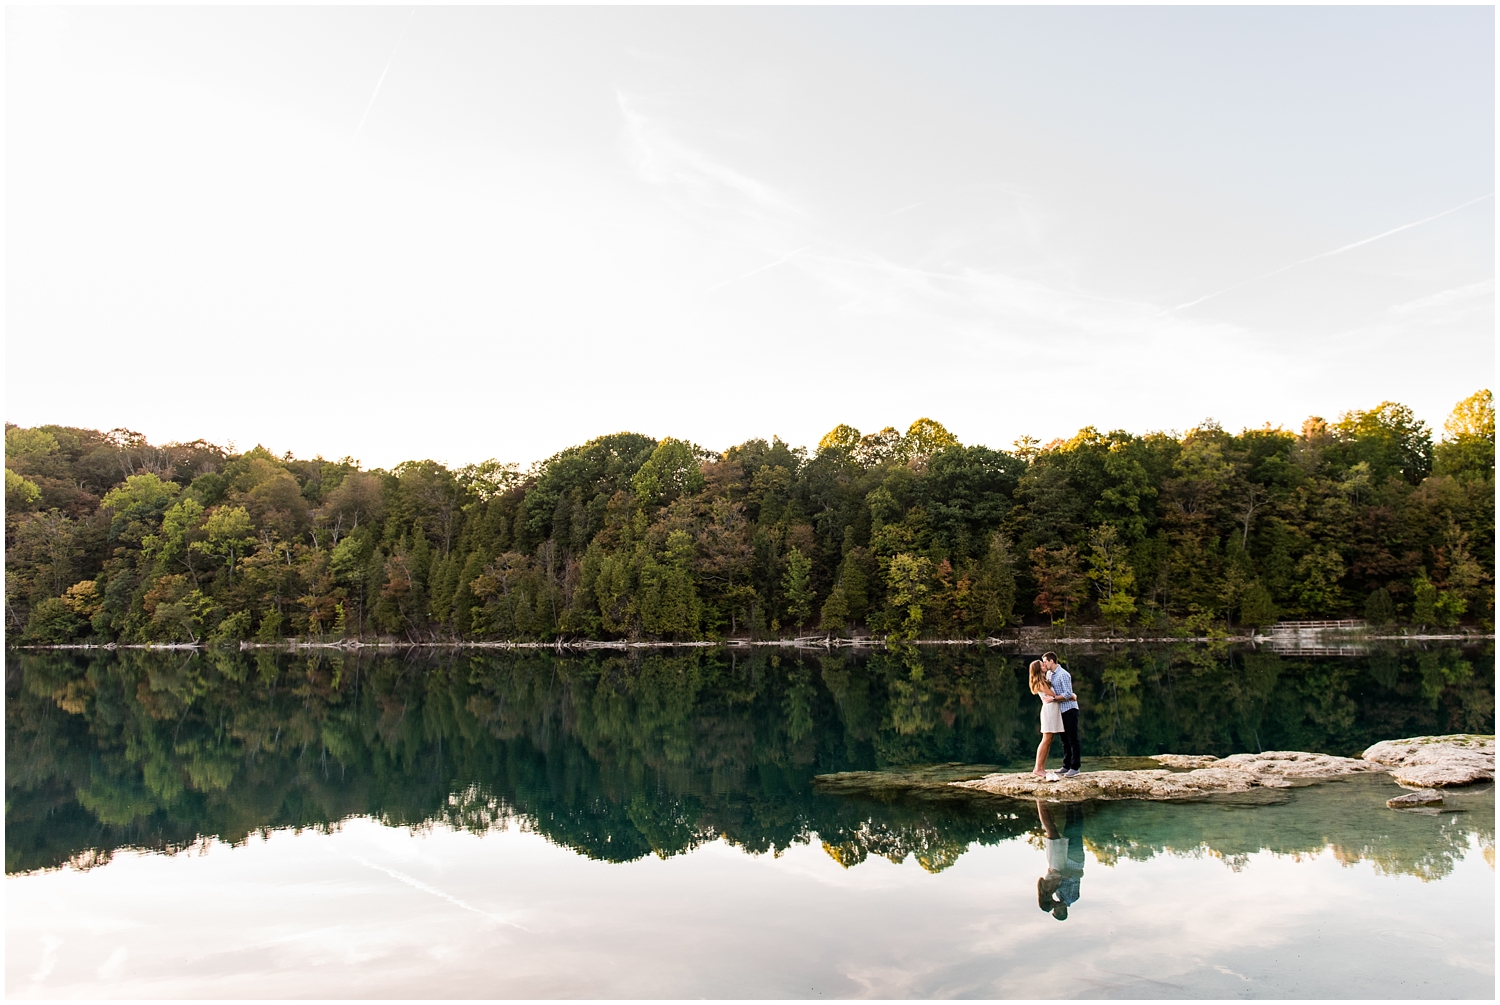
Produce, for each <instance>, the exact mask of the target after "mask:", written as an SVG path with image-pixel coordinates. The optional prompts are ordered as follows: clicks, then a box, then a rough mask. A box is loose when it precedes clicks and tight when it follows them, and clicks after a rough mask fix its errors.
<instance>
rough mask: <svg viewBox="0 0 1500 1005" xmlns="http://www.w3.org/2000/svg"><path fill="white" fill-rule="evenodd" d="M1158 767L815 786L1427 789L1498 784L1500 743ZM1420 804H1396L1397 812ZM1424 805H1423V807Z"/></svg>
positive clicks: (1042, 791)
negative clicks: (1385, 778) (1383, 775)
mask: <svg viewBox="0 0 1500 1005" xmlns="http://www.w3.org/2000/svg"><path fill="white" fill-rule="evenodd" d="M1144 760H1145V761H1146V762H1147V763H1149V764H1153V765H1154V766H1151V767H1138V768H1137V767H1130V768H1123V769H1115V768H1109V769H1105V770H1102V771H1085V772H1084V773H1082V774H1080V775H1076V776H1074V777H1071V778H1057V779H1055V780H1051V781H1048V780H1046V779H1043V778H1038V777H1037V776H1036V775H1033V774H1032V773H1031V772H1029V771H1024V772H1017V773H1006V772H995V773H990V774H986V775H984V776H983V777H980V778H967V779H965V778H958V779H955V778H954V777H953V774H954V773H955V772H956V771H957V770H958V769H956V768H954V767H950V768H949V769H948V770H941V769H933V768H926V769H907V770H902V771H891V772H887V771H848V772H841V773H838V774H832V775H819V776H818V777H817V778H816V779H815V780H814V783H815V784H816V785H817V786H818V788H819V789H820V790H821V791H823V792H827V793H829V794H835V793H838V794H847V795H854V794H858V793H861V792H863V793H876V792H891V791H896V790H903V789H904V790H920V789H928V790H931V789H936V788H941V789H945V790H947V791H948V792H953V790H963V791H967V792H968V793H971V794H974V795H980V794H983V795H991V796H1004V797H1008V798H1012V799H1045V800H1048V801H1050V802H1065V803H1066V802H1087V801H1090V800H1110V799H1147V800H1157V801H1170V800H1185V799H1199V798H1204V797H1207V796H1212V795H1217V794H1221V793H1246V792H1252V791H1254V790H1258V789H1259V790H1267V789H1287V788H1291V787H1293V786H1297V785H1310V784H1314V783H1317V782H1320V781H1325V780H1328V779H1332V778H1341V777H1345V776H1348V775H1356V774H1366V773H1374V772H1388V773H1389V774H1390V775H1391V777H1392V778H1394V779H1395V780H1396V782H1398V783H1399V784H1401V785H1403V786H1407V787H1409V788H1413V789H1418V790H1422V791H1424V792H1425V791H1431V790H1434V789H1438V788H1444V787H1450V786H1460V785H1471V784H1474V783H1476V782H1484V781H1493V780H1494V777H1495V738H1494V737H1493V736H1476V735H1473V734H1455V735H1451V736H1417V737H1410V738H1408V739H1404V740H1386V741H1384V742H1381V743H1377V744H1375V745H1374V746H1372V747H1370V748H1368V749H1367V750H1365V752H1364V754H1363V756H1361V757H1336V756H1334V755H1332V754H1314V753H1308V752H1306V751H1300V750H1276V751H1267V752H1264V753H1259V754H1232V755H1230V756H1228V757H1214V756H1212V755H1207V754H1159V755H1156V756H1154V757H1150V758H1146V759H1144ZM1414 802H1415V800H1412V801H1402V802H1399V803H1398V802H1397V801H1395V800H1393V801H1392V806H1393V808H1400V807H1402V806H1407V805H1412V804H1413V803H1414ZM1417 805H1420V803H1417Z"/></svg>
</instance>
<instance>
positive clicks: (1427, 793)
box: [1385, 789, 1443, 810]
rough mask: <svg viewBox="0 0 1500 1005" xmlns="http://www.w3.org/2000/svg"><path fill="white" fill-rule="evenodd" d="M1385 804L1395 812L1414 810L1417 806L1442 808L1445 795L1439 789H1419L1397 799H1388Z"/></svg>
mask: <svg viewBox="0 0 1500 1005" xmlns="http://www.w3.org/2000/svg"><path fill="white" fill-rule="evenodd" d="M1385 804H1386V805H1387V806H1389V807H1390V808H1391V809H1393V810H1406V809H1412V808H1413V807H1417V806H1441V805H1443V794H1442V793H1441V792H1439V791H1438V790H1437V789H1418V790H1417V791H1415V792H1408V793H1405V794H1404V795H1399V796H1397V797H1396V798H1395V799H1387V800H1386V801H1385Z"/></svg>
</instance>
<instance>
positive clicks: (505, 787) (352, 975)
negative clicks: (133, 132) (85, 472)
mask: <svg viewBox="0 0 1500 1005" xmlns="http://www.w3.org/2000/svg"><path fill="white" fill-rule="evenodd" d="M1060 651H1061V652H1062V654H1063V659H1064V662H1065V664H1067V665H1068V666H1069V669H1070V670H1072V671H1073V673H1074V677H1075V682H1076V685H1077V690H1078V692H1079V695H1080V697H1081V699H1082V701H1083V709H1084V711H1083V719H1082V721H1083V748H1084V759H1085V765H1084V766H1085V770H1087V769H1088V768H1090V767H1091V766H1092V767H1095V768H1097V767H1102V766H1114V765H1125V764H1130V763H1132V762H1131V760H1130V759H1132V758H1138V757H1141V756H1146V755H1150V754H1156V753H1165V752H1175V753H1211V754H1219V755H1223V754H1229V753H1235V752H1241V751H1256V750H1277V749H1283V750H1284V749H1295V750H1310V751H1319V752H1326V753H1333V754H1343V755H1351V754H1358V753H1359V752H1360V751H1361V750H1363V749H1364V748H1365V747H1367V746H1368V745H1369V744H1371V743H1374V742H1376V741H1378V740H1383V739H1391V738H1395V737H1402V736H1412V735H1425V734H1437V733H1452V732H1482V733H1493V732H1494V708H1495V702H1494V649H1493V645H1492V644H1486V645H1483V646H1478V647H1467V648H1458V647H1453V648H1430V649H1417V648H1410V649H1393V650H1377V651H1372V652H1368V653H1364V654H1361V655H1354V656H1343V657H1311V656H1296V655H1279V654H1276V653H1272V652H1265V651H1254V650H1251V649H1248V648H1235V647H1227V646H1225V647H1214V646H1202V645H1189V644H1183V645H1173V646H1135V647H1127V646H1120V647H1113V648H1111V647H1097V648H1093V649H1089V648H1079V649H1073V650H1063V649H1060ZM1033 655H1035V654H1029V653H1028V654H1025V655H1020V654H1017V653H1015V652H1014V651H1008V650H1006V649H1002V648H996V649H982V648H964V649H957V650H951V651H950V650H947V649H944V650H935V649H926V648H923V649H909V650H905V651H890V652H885V651H881V652H874V653H862V654H858V655H839V654H834V655H812V654H797V653H794V652H792V651H774V650H767V649H757V650H754V651H746V650H734V649H727V650H707V651H704V650H695V651H692V652H689V653H686V654H684V653H682V652H681V651H676V652H671V651H661V650H642V651H631V652H630V653H628V654H616V653H610V654H604V655H601V654H590V655H585V656H572V655H559V654H556V653H552V652H545V651H530V652H526V653H522V654H517V653H512V652H496V651H485V650H462V651H457V652H442V653H436V652H434V651H431V650H415V649H412V650H400V651H385V652H380V653H374V654H372V653H370V652H369V651H364V652H361V653H358V654H355V653H344V652H341V651H337V650H303V651H299V652H297V653H285V652H274V651H270V650H255V651H250V652H243V653H242V652H206V653H190V652H142V651H114V652H106V651H101V650H93V651H87V652H80V651H49V652H40V651H39V652H29V651H11V652H9V653H8V654H7V663H6V726H7V730H6V755H7V756H6V846H5V857H6V873H7V880H6V882H7V888H6V894H7V911H6V924H7V933H6V949H7V953H6V992H7V994H9V995H12V996H25V997H99V996H107V997H350V996H364V997H552V996H557V997H588V996H597V997H695V996H708V997H751V998H753V997H799V998H810V997H823V996H828V997H835V996H838V997H851V996H853V997H860V996H867V997H901V996H916V997H934V996H943V997H1024V998H1035V997H1125V998H1140V997H1151V998H1159V997H1193V998H1199V997H1214V998H1228V997H1298V998H1318V997H1335V998H1347V997H1400V998H1407V997H1493V995H1494V992H1495V980H1494V918H1495V895H1494V893H1495V884H1494V820H1495V807H1494V790H1493V787H1492V786H1480V787H1476V788H1474V789H1472V790H1469V791H1463V792H1461V793H1457V794H1450V796H1449V798H1448V801H1447V805H1445V806H1444V807H1443V808H1442V810H1440V811H1435V810H1429V811H1393V810H1389V809H1387V808H1386V806H1385V800H1386V799H1387V798H1389V797H1390V796H1392V795H1395V794H1397V793H1399V792H1400V791H1401V790H1400V789H1399V787H1397V786H1396V785H1395V784H1394V783H1393V782H1391V781H1390V780H1389V779H1388V778H1386V777H1384V776H1360V777H1353V778H1348V779H1342V780H1338V781H1334V782H1330V783H1327V784H1322V785H1316V786H1310V787H1306V788H1299V789H1295V790H1291V791H1288V792H1281V793H1271V794H1269V795H1267V794H1260V795H1257V796H1256V798H1247V797H1245V796H1240V797H1237V798H1228V797H1226V798H1219V799H1210V800H1204V801H1201V802H1194V803H1181V804H1162V803H1144V802H1114V803H1091V804H1085V805H1081V806H1062V805H1047V804H1042V805H1040V806H1039V805H1038V804H1037V803H1036V802H1034V801H1031V802H1016V801H1010V800H1000V799H994V798H974V797H971V796H965V795H960V794H955V795H953V796H951V797H949V796H941V797H935V796H934V795H932V794H931V793H927V794H925V795H923V794H908V795H905V796H894V795H892V796H890V797H886V798H879V799H877V798H873V797H869V798H849V797H844V796H834V795H825V794H821V793H819V792H818V791H817V789H816V788H815V787H814V784H813V779H814V778H815V777H816V776H817V775H819V774H824V773H829V772H837V771H849V770H879V769H896V768H909V767H911V766H914V765H948V766H949V767H946V768H943V769H941V770H944V771H948V772H953V773H955V774H956V775H963V776H965V777H970V776H972V775H973V774H975V773H980V772H983V771H984V770H988V769H991V768H994V767H996V766H1000V767H1019V766H1022V765H1024V764H1025V763H1026V762H1027V761H1028V760H1029V758H1030V756H1031V752H1032V751H1033V750H1034V748H1035V744H1036V740H1037V732H1036V722H1037V703H1036V700H1035V698H1033V697H1031V696H1030V695H1028V694H1027V693H1026V691H1025V687H1024V683H1023V681H1024V676H1025V675H1024V670H1025V663H1026V661H1027V660H1028V659H1029V658H1031V656H1033ZM1057 753H1060V751H1056V750H1055V751H1054V764H1055V763H1056V762H1057V756H1056V755H1057ZM1049 835H1050V836H1051V838H1050V840H1049Z"/></svg>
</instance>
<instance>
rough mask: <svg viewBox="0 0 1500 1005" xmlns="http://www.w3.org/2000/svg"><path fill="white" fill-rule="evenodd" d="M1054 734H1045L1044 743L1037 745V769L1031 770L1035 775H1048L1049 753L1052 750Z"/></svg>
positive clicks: (1043, 736) (1043, 735)
mask: <svg viewBox="0 0 1500 1005" xmlns="http://www.w3.org/2000/svg"><path fill="white" fill-rule="evenodd" d="M1054 735H1056V734H1053V733H1043V734H1042V742H1041V743H1039V744H1037V745H1036V767H1035V768H1032V769H1031V773H1032V774H1033V775H1045V774H1046V773H1047V751H1049V750H1051V749H1052V737H1053V736H1054Z"/></svg>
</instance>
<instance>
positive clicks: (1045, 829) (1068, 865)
mask: <svg viewBox="0 0 1500 1005" xmlns="http://www.w3.org/2000/svg"><path fill="white" fill-rule="evenodd" d="M1057 812H1058V811H1057V809H1056V808H1055V807H1054V806H1049V805H1048V804H1047V803H1046V801H1045V800H1041V799H1038V800H1037V801H1036V815H1037V817H1038V818H1040V820H1041V823H1042V835H1043V836H1042V845H1043V847H1044V848H1045V849H1046V851H1047V874H1046V875H1045V876H1043V877H1042V878H1041V879H1039V880H1037V881H1036V904H1037V906H1038V907H1040V908H1041V909H1042V910H1044V911H1046V912H1047V913H1048V914H1050V915H1052V916H1053V917H1054V918H1056V919H1057V920H1058V921H1067V920H1068V908H1070V907H1072V906H1073V905H1074V904H1076V903H1077V902H1078V885H1079V881H1080V880H1082V879H1083V806H1082V805H1081V804H1079V803H1069V804H1068V806H1067V808H1066V809H1064V810H1063V811H1062V812H1063V814H1064V817H1063V821H1064V822H1063V827H1062V830H1061V831H1059V830H1058V829H1057V820H1056V814H1057Z"/></svg>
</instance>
